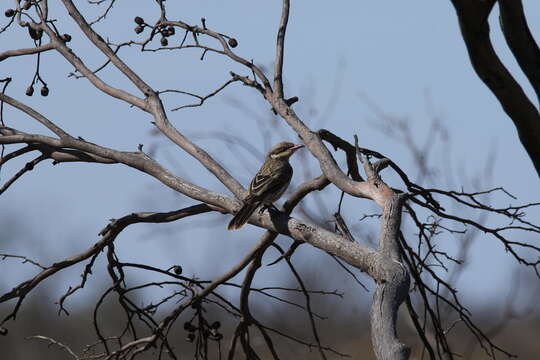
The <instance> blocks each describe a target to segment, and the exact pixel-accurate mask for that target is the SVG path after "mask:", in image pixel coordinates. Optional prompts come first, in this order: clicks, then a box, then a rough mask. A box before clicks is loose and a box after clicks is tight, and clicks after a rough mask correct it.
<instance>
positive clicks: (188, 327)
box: [184, 321, 197, 332]
mask: <svg viewBox="0 0 540 360" xmlns="http://www.w3.org/2000/svg"><path fill="white" fill-rule="evenodd" d="M184 330H186V331H189V332H194V331H195V330H197V328H196V327H195V326H193V324H192V323H190V322H189V321H186V322H185V323H184Z"/></svg>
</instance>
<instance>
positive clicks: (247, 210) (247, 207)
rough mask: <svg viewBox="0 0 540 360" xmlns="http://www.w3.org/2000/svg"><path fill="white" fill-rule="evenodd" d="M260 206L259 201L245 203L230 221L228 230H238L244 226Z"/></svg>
mask: <svg viewBox="0 0 540 360" xmlns="http://www.w3.org/2000/svg"><path fill="white" fill-rule="evenodd" d="M258 206H259V202H249V203H244V206H242V207H241V208H240V210H239V211H238V212H237V213H236V215H234V217H233V218H232V220H231V222H230V223H229V226H227V229H228V230H238V229H240V228H242V226H244V224H245V223H247V221H248V220H249V217H250V216H251V214H253V212H254V211H255V209H257V207H258Z"/></svg>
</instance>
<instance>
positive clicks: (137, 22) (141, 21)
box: [133, 16, 144, 25]
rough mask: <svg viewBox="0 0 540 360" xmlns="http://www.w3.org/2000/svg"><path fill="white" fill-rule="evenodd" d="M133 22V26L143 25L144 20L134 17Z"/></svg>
mask: <svg viewBox="0 0 540 360" xmlns="http://www.w3.org/2000/svg"><path fill="white" fill-rule="evenodd" d="M133 21H135V24H138V25H142V24H144V19H143V18H142V17H140V16H135V19H133Z"/></svg>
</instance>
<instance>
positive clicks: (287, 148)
mask: <svg viewBox="0 0 540 360" xmlns="http://www.w3.org/2000/svg"><path fill="white" fill-rule="evenodd" d="M303 147H304V145H301V144H293V143H291V142H287V141H283V142H280V143H279V144H277V145H274V146H273V147H272V148H271V149H270V151H269V152H268V156H269V157H270V158H272V159H278V160H288V159H289V158H290V157H291V155H292V154H294V152H295V151H296V150H298V149H300V148H303Z"/></svg>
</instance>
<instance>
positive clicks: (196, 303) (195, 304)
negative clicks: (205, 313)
mask: <svg viewBox="0 0 540 360" xmlns="http://www.w3.org/2000/svg"><path fill="white" fill-rule="evenodd" d="M191 307H192V308H193V309H198V308H200V307H201V299H196V300H194V301H193V303H192V304H191Z"/></svg>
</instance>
